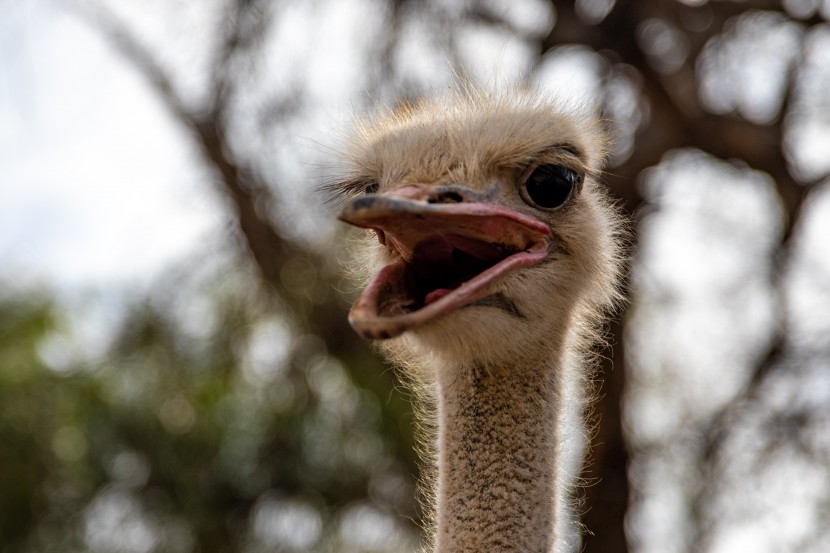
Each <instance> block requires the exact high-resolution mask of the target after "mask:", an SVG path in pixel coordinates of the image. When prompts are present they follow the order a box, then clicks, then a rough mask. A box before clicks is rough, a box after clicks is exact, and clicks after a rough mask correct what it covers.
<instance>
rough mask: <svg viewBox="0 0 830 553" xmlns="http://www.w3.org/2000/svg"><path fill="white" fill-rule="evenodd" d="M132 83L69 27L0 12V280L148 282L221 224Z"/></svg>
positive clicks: (7, 8) (15, 8)
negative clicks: (2, 278) (1, 278)
mask: <svg viewBox="0 0 830 553" xmlns="http://www.w3.org/2000/svg"><path fill="white" fill-rule="evenodd" d="M181 132H182V131H181V129H179V128H178V126H177V125H175V124H174V123H173V122H172V121H171V120H170V118H169V117H168V116H167V113H166V112H165V111H164V109H163V106H161V104H160V103H159V102H158V101H157V100H156V98H155V96H154V94H153V93H152V91H150V90H149V89H148V87H147V86H146V85H145V83H144V82H143V81H142V79H141V77H140V76H139V75H138V74H137V73H135V72H134V71H132V70H131V68H129V67H128V66H127V65H126V64H125V63H124V62H123V60H122V59H120V58H119V57H118V55H117V54H115V53H113V52H111V49H110V48H108V47H107V46H106V45H105V43H104V42H103V41H102V40H101V38H100V37H99V36H97V35H96V34H95V33H94V32H93V30H91V29H90V28H89V27H87V26H86V25H84V24H83V23H82V22H81V21H80V20H79V19H78V18H76V17H74V16H72V15H71V14H68V13H66V12H63V11H57V10H55V9H50V8H49V6H48V5H44V4H43V3H39V2H25V3H23V2H21V3H14V4H10V3H7V4H6V5H4V6H3V7H2V9H0V277H5V278H6V279H11V280H12V281H14V282H16V283H19V284H22V285H24V286H25V285H26V284H28V283H31V282H33V281H34V282H41V283H46V284H49V285H58V286H59V287H63V286H70V287H74V286H78V285H80V286H89V285H91V286H93V287H94V286H98V285H107V284H112V283H115V282H118V283H130V282H140V281H143V280H147V279H148V278H149V277H151V276H153V275H155V274H157V273H158V272H159V271H160V270H161V269H162V268H163V267H164V266H165V265H166V264H168V263H170V262H173V261H174V260H176V259H180V258H182V257H183V256H185V255H186V254H187V253H188V252H189V251H192V250H193V247H194V245H195V244H196V243H197V242H198V241H199V240H200V239H201V238H203V237H204V236H205V235H206V234H210V233H211V232H216V231H218V229H219V225H220V223H221V221H222V219H221V214H220V211H219V209H218V204H217V203H216V201H215V198H211V197H210V196H209V195H208V194H206V190H207V188H206V186H205V183H204V179H205V178H206V176H205V175H203V174H200V172H199V170H198V165H197V164H196V163H194V161H193V159H194V158H193V156H192V153H191V152H189V151H188V150H187V149H186V146H185V145H186V144H187V142H186V141H183V140H181Z"/></svg>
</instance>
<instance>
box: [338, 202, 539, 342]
mask: <svg viewBox="0 0 830 553" xmlns="http://www.w3.org/2000/svg"><path fill="white" fill-rule="evenodd" d="M340 219H341V220H342V221H345V222H347V223H350V224H352V225H355V226H358V227H362V228H368V229H372V230H374V231H375V233H376V234H377V237H378V240H379V241H380V243H381V244H383V245H385V246H386V247H387V248H388V250H389V254H390V257H391V262H390V263H389V264H387V265H386V266H384V267H382V268H381V269H380V271H378V273H377V274H376V275H375V276H374V277H373V278H372V280H371V281H370V282H369V284H368V285H367V287H366V289H365V290H364V291H363V293H362V294H361V296H360V297H359V298H358V300H357V301H356V302H355V304H354V306H353V307H352V309H351V312H350V313H349V322H350V323H351V325H352V327H353V328H354V329H355V331H357V333H358V334H360V335H361V336H363V337H364V338H368V339H384V338H392V337H395V336H398V335H400V334H402V333H403V332H405V331H406V330H409V329H411V328H414V327H416V326H419V325H422V324H424V323H427V322H429V321H432V320H433V319H436V318H437V317H440V316H441V315H444V314H447V313H450V312H452V311H455V310H457V309H460V308H462V307H465V306H467V305H470V304H473V303H475V302H479V301H481V300H483V299H484V298H486V297H487V296H488V295H491V293H492V291H490V290H488V285H489V284H490V283H491V282H493V281H494V280H496V279H497V278H498V277H500V276H501V275H503V274H505V273H507V272H509V271H511V270H514V269H517V268H520V267H529V266H532V265H536V264H537V263H539V262H541V261H542V260H543V259H544V258H545V257H546V256H547V254H548V249H549V239H548V238H549V236H550V229H549V228H548V226H547V225H545V224H544V223H543V222H541V221H539V220H538V219H535V218H533V217H530V216H528V215H524V214H522V213H519V212H516V211H513V210H510V209H506V208H503V207H500V206H496V205H492V204H485V203H463V202H459V203H428V202H426V201H423V200H412V199H409V198H402V197H397V196H386V195H382V194H368V195H365V196H361V197H359V198H357V199H355V200H353V201H352V202H351V203H350V204H348V205H346V206H345V208H344V209H343V211H342V212H341V213H340Z"/></svg>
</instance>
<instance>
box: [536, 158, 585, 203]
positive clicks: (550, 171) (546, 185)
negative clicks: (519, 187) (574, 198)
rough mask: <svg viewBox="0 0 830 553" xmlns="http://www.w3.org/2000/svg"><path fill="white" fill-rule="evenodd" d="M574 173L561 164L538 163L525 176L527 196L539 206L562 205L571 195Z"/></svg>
mask: <svg viewBox="0 0 830 553" xmlns="http://www.w3.org/2000/svg"><path fill="white" fill-rule="evenodd" d="M575 184H576V173H574V172H573V171H572V170H570V169H568V168H567V167H563V166H562V165H540V166H539V167H537V168H536V169H535V170H534V171H533V172H532V173H531V174H530V176H529V177H528V178H527V181H526V182H525V190H526V191H527V196H528V198H530V200H531V201H533V203H535V204H536V205H537V206H539V207H544V208H553V207H559V206H561V205H563V204H564V203H565V202H567V201H568V199H569V198H570V197H571V193H572V192H573V188H574V185H575Z"/></svg>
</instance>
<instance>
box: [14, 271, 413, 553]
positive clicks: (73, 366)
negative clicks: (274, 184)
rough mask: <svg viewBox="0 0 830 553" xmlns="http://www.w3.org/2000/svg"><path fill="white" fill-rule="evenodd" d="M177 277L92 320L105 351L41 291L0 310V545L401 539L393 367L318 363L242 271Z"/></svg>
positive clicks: (401, 470)
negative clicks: (166, 287)
mask: <svg viewBox="0 0 830 553" xmlns="http://www.w3.org/2000/svg"><path fill="white" fill-rule="evenodd" d="M180 284H181V288H179V289H177V290H176V292H175V294H176V297H175V298H166V299H165V298H161V299H160V298H147V299H144V300H141V301H138V302H135V303H134V304H133V305H132V306H131V307H129V308H128V309H127V314H126V315H125V316H123V319H122V321H121V322H120V323H119V324H117V325H115V328H114V329H113V328H107V325H106V324H98V325H97V327H95V332H98V333H103V334H107V335H108V336H107V338H108V340H107V341H108V347H107V348H106V349H105V352H104V353H103V354H102V353H100V352H99V353H97V354H90V353H89V352H87V353H83V351H84V344H83V341H84V339H88V337H87V338H84V337H82V336H81V335H80V333H79V332H78V328H77V327H78V321H77V314H74V315H73V314H69V313H65V312H63V311H62V309H61V308H60V307H58V306H57V305H56V304H55V302H53V301H52V300H50V299H49V298H46V297H42V296H38V295H32V296H30V297H27V298H18V299H5V300H0V489H2V494H0V544H2V546H0V551H3V552H24V551H44V550H60V551H81V550H83V551H90V550H91V551H137V552H149V551H201V552H209V551H223V552H227V551H260V550H263V551H265V550H268V551H274V550H278V551H281V550H286V551H290V550H317V551H329V550H337V551H350V550H354V551H360V550H369V549H372V550H396V549H400V548H403V549H406V548H409V547H412V544H411V541H412V539H413V538H414V537H417V531H416V530H415V526H414V525H413V524H411V523H408V522H407V521H408V520H413V519H415V518H417V512H416V509H415V506H414V505H413V499H412V498H413V497H414V491H413V478H414V477H416V476H417V475H416V474H415V464H414V459H413V458H412V455H413V453H412V447H411V446H412V424H411V423H412V420H411V411H412V409H411V406H410V405H409V403H408V402H407V400H406V398H405V397H403V396H402V395H400V394H399V393H398V392H395V393H393V394H392V395H391V396H390V395H389V392H388V390H389V386H388V382H387V381H386V380H384V379H388V378H392V375H391V371H390V370H385V369H384V368H383V367H381V366H379V365H378V362H377V361H376V360H375V358H374V357H372V356H369V355H368V354H367V353H366V352H365V351H364V352H363V353H360V354H359V355H360V358H355V359H338V358H335V357H333V356H331V355H330V354H329V353H328V351H327V349H326V346H325V343H324V342H323V340H321V339H320V338H318V337H316V336H314V335H310V334H305V333H303V332H302V331H300V330H297V329H296V328H295V327H294V326H292V324H291V323H290V322H289V321H285V320H283V318H281V316H280V311H279V308H278V305H277V304H275V302H274V301H272V300H271V299H270V298H269V297H267V296H264V295H263V294H261V293H258V292H251V291H250V290H251V288H253V286H252V284H251V282H249V281H248V280H247V279H246V278H245V277H244V276H241V275H238V274H235V275H231V276H230V277H227V276H226V277H225V278H224V279H223V281H222V282H216V281H215V280H214V281H213V282H209V283H207V284H204V283H203V284H200V285H193V284H192V283H189V284H188V283H180ZM343 316H344V315H343ZM93 326H94V325H93ZM98 339H100V336H98ZM87 349H89V348H87ZM358 351H360V350H358ZM364 365H368V366H364ZM384 374H385V376H381V378H378V376H377V375H384ZM372 517H374V518H372ZM367 521H369V522H371V521H374V523H373V524H374V525H375V526H376V527H379V525H380V526H382V527H383V532H382V533H383V534H384V536H385V537H383V538H379V537H378V536H375V537H374V538H372V539H374V540H375V541H374V542H372V543H368V542H367V543H363V542H361V540H364V538H365V536H366V533H365V532H363V531H362V530H360V528H361V526H360V525H361V524H366V523H367ZM384 525H385V526H384ZM396 529H397V531H396ZM370 538H371V536H370Z"/></svg>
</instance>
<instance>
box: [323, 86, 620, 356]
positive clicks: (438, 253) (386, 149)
mask: <svg viewBox="0 0 830 553" xmlns="http://www.w3.org/2000/svg"><path fill="white" fill-rule="evenodd" d="M605 152H606V137H605V134H604V132H603V130H602V127H601V124H600V123H599V122H598V120H597V119H596V118H595V117H594V116H593V115H591V114H590V111H588V110H586V109H584V108H580V107H574V106H570V107H568V106H563V105H560V104H557V103H554V102H551V101H548V100H545V99H543V98H541V97H539V96H538V95H535V94H532V93H524V92H518V91H512V92H509V93H500V94H495V93H489V92H483V91H480V90H470V89H467V90H464V91H463V92H458V93H455V94H452V95H450V96H449V97H446V98H443V99H439V100H433V101H421V102H419V103H414V104H407V105H404V106H402V107H400V108H397V109H395V110H392V111H387V112H383V113H381V114H379V115H377V116H375V117H374V118H372V119H370V120H366V121H363V122H361V123H359V124H358V126H357V130H356V132H355V133H354V135H353V136H352V140H350V143H349V150H348V152H347V156H346V162H347V178H346V179H344V180H342V181H340V182H338V183H337V184H335V185H334V186H333V190H334V191H335V192H336V193H337V194H338V195H339V196H341V198H342V199H343V200H344V201H346V204H345V206H344V208H343V210H342V212H341V214H340V218H341V219H342V220H343V221H346V222H348V223H350V224H352V225H356V226H358V227H362V228H365V229H370V230H371V231H373V232H368V233H367V235H368V237H369V240H368V243H367V244H366V249H365V253H366V254H367V255H366V257H365V260H364V263H363V265H364V266H365V268H366V269H367V285H366V288H365V290H364V292H363V293H362V295H361V296H360V297H359V298H358V300H357V301H356V303H355V304H354V306H353V308H352V310H351V313H350V317H349V318H350V322H351V324H352V326H353V327H354V329H355V330H356V331H357V332H358V333H359V334H360V335H362V336H363V337H365V338H368V339H388V338H395V337H398V336H401V335H403V336H402V340H392V341H391V342H392V343H393V344H401V345H405V346H406V348H405V349H406V351H407V352H409V353H411V352H412V351H413V349H414V351H415V352H416V353H419V352H420V353H421V354H422V355H426V354H427V352H429V353H428V355H430V356H435V355H438V356H443V357H451V358H454V359H457V360H470V359H472V360H477V361H483V362H488V361H496V360H498V359H501V358H504V357H505V356H515V355H524V356H527V355H528V352H536V353H538V354H540V355H544V353H545V351H546V349H547V347H548V345H549V344H550V343H551V341H556V340H557V337H559V338H562V339H564V337H565V336H566V335H567V332H566V330H567V329H568V328H570V327H572V326H575V325H576V326H583V325H584V323H583V322H584V320H585V317H586V316H587V317H588V318H589V319H590V318H591V316H592V315H593V314H595V313H598V312H600V311H601V310H602V309H604V308H605V307H607V306H608V305H609V304H610V303H612V302H613V300H614V297H615V282H616V279H617V275H618V267H619V263H618V259H619V248H618V246H617V243H618V240H616V235H617V234H618V228H619V217H618V215H617V210H616V209H614V208H613V207H612V206H611V205H610V204H609V202H608V200H607V198H606V196H605V193H604V192H603V191H602V190H601V189H600V187H599V185H598V183H597V180H596V177H597V174H598V172H599V170H600V167H601V164H602V161H603V158H604V157H605ZM580 315H581V316H582V318H580ZM584 326H590V325H584ZM557 331H558V332H557ZM560 345H561V344H560ZM394 349H395V348H394V347H393V350H394Z"/></svg>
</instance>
